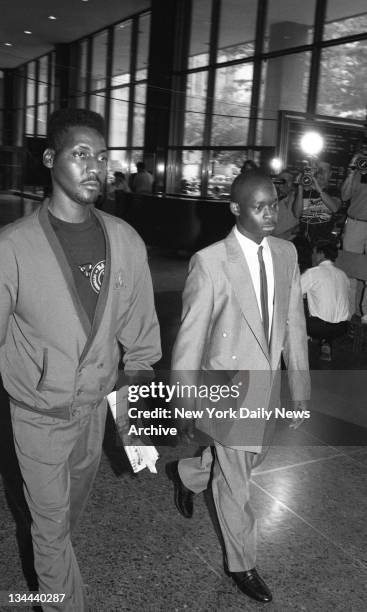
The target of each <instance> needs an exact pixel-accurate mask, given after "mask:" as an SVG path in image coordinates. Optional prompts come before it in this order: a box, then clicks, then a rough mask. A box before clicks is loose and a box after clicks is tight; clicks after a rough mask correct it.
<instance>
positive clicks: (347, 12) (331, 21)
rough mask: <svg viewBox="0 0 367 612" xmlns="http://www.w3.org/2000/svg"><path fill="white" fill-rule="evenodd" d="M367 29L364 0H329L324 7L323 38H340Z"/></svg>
mask: <svg viewBox="0 0 367 612" xmlns="http://www.w3.org/2000/svg"><path fill="white" fill-rule="evenodd" d="M366 31H367V12H366V4H365V1H364V0H351V1H350V2H344V1H343V0H329V1H328V3H327V9H326V18H325V25H324V39H325V40H329V39H331V38H340V37H341V36H350V35H353V34H360V33H362V32H366Z"/></svg>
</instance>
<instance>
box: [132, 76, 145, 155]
mask: <svg viewBox="0 0 367 612" xmlns="http://www.w3.org/2000/svg"><path fill="white" fill-rule="evenodd" d="M146 95H147V86H146V83H141V84H140V85H136V87H135V102H134V127H133V146H134V147H142V146H143V145H144V128H145V105H146Z"/></svg>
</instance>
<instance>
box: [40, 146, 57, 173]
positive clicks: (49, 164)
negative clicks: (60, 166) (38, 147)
mask: <svg viewBox="0 0 367 612" xmlns="http://www.w3.org/2000/svg"><path fill="white" fill-rule="evenodd" d="M54 159H55V151H54V149H46V151H44V153H43V165H44V166H46V168H49V169H51V168H53V165H54Z"/></svg>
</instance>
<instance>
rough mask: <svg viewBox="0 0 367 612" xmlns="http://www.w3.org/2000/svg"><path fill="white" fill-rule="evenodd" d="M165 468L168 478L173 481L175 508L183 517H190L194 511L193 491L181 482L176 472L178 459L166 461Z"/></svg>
mask: <svg viewBox="0 0 367 612" xmlns="http://www.w3.org/2000/svg"><path fill="white" fill-rule="evenodd" d="M166 470H167V475H168V478H169V479H170V480H172V482H173V486H174V500H175V504H176V508H177V510H178V511H179V513H180V514H182V516H184V517H185V518H191V517H192V514H193V512H194V501H193V500H194V493H193V491H190V489H188V488H187V487H186V486H185V485H184V483H183V482H182V480H181V478H180V474H179V473H178V461H173V462H172V463H168V464H167V468H166Z"/></svg>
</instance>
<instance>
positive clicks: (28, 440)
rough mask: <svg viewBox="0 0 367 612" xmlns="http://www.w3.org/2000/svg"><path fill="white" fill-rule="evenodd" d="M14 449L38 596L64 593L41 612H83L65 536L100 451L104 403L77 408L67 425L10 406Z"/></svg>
mask: <svg viewBox="0 0 367 612" xmlns="http://www.w3.org/2000/svg"><path fill="white" fill-rule="evenodd" d="M10 406H11V417H12V424H13V433H14V441H15V449H16V453H17V456H18V461H19V466H20V469H21V472H22V477H23V481H24V493H25V497H26V500H27V503H28V506H29V510H30V513H31V516H32V527H31V531H32V541H33V551H34V564H35V570H36V573H37V577H38V582H39V592H40V593H45V594H50V593H52V594H54V593H59V594H61V593H65V599H64V602H63V603H57V602H55V601H53V602H49V603H46V604H42V609H43V610H44V612H51V611H52V612H55V611H59V610H60V611H61V610H62V611H63V612H85V611H86V610H88V605H87V601H86V595H85V589H84V585H83V579H82V577H81V574H80V571H79V566H78V562H77V560H76V557H75V554H74V550H73V547H72V544H71V539H70V534H71V531H72V530H73V528H74V527H75V525H76V522H77V520H78V518H79V517H80V515H81V513H82V511H83V509H84V506H85V504H86V502H87V499H88V495H89V493H90V490H91V488H92V485H93V482H94V479H95V476H96V473H97V470H98V466H99V462H100V458H101V452H102V442H103V435H104V428H105V420H106V409H107V405H106V400H103V401H102V403H100V404H99V405H98V406H97V407H90V406H83V407H82V408H79V409H77V414H76V415H75V416H73V417H72V419H71V420H70V421H65V420H62V419H56V418H53V417H49V416H47V415H42V414H37V413H35V412H31V411H29V410H25V409H23V408H20V407H19V406H16V405H15V404H12V403H11V404H10Z"/></svg>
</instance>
